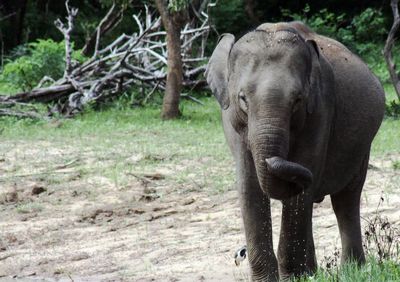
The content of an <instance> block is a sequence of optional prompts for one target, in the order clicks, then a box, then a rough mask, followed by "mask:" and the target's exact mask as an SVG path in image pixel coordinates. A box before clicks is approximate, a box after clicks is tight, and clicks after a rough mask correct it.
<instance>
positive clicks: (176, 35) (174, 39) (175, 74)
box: [156, 0, 186, 119]
mask: <svg viewBox="0 0 400 282" xmlns="http://www.w3.org/2000/svg"><path fill="white" fill-rule="evenodd" d="M156 4H157V8H158V11H159V12H160V15H161V19H162V22H163V25H164V28H165V30H166V31H167V52H168V61H167V65H168V71H167V82H166V89H165V94H164V99H163V107H162V112H161V118H162V119H174V118H177V117H179V116H180V114H181V113H180V111H179V98H180V96H181V90H182V80H183V68H182V56H181V40H180V36H181V28H182V26H183V25H184V23H185V21H186V13H185V11H179V12H170V11H168V7H167V4H168V3H167V1H165V0H156Z"/></svg>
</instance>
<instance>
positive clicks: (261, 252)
mask: <svg viewBox="0 0 400 282" xmlns="http://www.w3.org/2000/svg"><path fill="white" fill-rule="evenodd" d="M237 170H238V171H237V175H238V185H239V194H240V201H241V210H242V215H243V221H244V228H245V233H246V241H247V249H248V259H249V263H250V267H251V275H252V279H253V281H278V280H279V274H278V264H277V260H276V257H275V254H274V251H273V244H272V225H271V209H270V200H269V198H268V197H267V196H266V195H265V194H264V193H263V192H262V190H261V188H260V186H259V184H258V180H257V175H256V173H255V168H254V162H253V159H252V157H251V154H250V152H249V151H247V150H246V149H243V151H241V154H240V156H239V157H238V158H237Z"/></svg>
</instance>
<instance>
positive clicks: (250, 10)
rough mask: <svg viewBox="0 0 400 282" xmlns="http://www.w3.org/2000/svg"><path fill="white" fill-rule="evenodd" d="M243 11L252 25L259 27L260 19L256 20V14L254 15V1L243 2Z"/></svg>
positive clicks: (246, 0)
mask: <svg viewBox="0 0 400 282" xmlns="http://www.w3.org/2000/svg"><path fill="white" fill-rule="evenodd" d="M244 9H245V11H246V14H247V16H248V17H249V20H250V21H251V23H252V24H253V25H259V24H261V21H260V19H259V18H258V16H257V14H256V13H255V9H256V3H254V0H245V1H244Z"/></svg>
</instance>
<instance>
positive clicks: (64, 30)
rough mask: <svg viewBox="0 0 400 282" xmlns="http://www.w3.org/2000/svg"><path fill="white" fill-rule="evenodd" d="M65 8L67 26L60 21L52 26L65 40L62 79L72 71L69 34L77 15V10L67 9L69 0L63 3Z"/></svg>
mask: <svg viewBox="0 0 400 282" xmlns="http://www.w3.org/2000/svg"><path fill="white" fill-rule="evenodd" d="M65 7H66V9H67V13H68V16H67V23H68V26H65V25H64V24H63V22H62V21H61V20H60V19H57V20H56V21H55V22H54V24H55V25H56V27H57V28H58V30H60V31H61V33H62V34H63V35H64V38H65V72H64V77H67V76H69V75H70V74H71V71H72V51H73V50H72V43H71V32H72V30H73V28H74V19H75V17H76V15H77V14H78V9H77V8H72V7H71V8H70V7H69V0H67V1H65Z"/></svg>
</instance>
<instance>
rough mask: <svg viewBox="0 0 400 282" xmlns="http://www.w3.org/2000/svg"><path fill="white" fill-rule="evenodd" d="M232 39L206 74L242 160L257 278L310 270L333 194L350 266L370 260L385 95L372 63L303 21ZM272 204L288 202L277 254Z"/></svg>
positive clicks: (225, 40)
mask: <svg viewBox="0 0 400 282" xmlns="http://www.w3.org/2000/svg"><path fill="white" fill-rule="evenodd" d="M235 40H236V39H235V37H234V35H232V34H229V33H228V34H223V35H222V36H221V37H220V40H219V42H218V44H217V46H216V48H215V50H214V51H213V53H212V55H211V57H210V60H209V62H208V65H207V68H206V72H205V76H206V79H207V83H208V85H209V87H210V89H211V91H212V92H213V94H214V96H215V97H216V99H217V100H218V103H219V105H220V108H221V113H222V124H223V128H224V133H225V137H226V140H227V143H228V145H229V148H230V151H231V152H232V155H233V157H234V160H235V163H236V178H237V181H236V183H237V186H238V192H239V198H240V207H241V213H242V218H243V224H244V230H245V236H246V244H247V251H248V259H249V265H250V271H251V277H252V279H253V280H254V281H279V279H280V278H281V279H286V278H288V277H298V276H301V275H307V274H311V273H313V272H314V271H315V270H316V267H317V262H316V256H315V247H314V241H313V236H312V213H313V204H314V203H318V202H321V201H323V200H324V197H325V196H327V195H329V196H330V199H331V203H332V207H333V211H334V213H335V215H336V219H337V223H338V227H339V231H340V238H341V243H342V252H341V262H342V263H344V262H347V261H349V260H355V261H357V262H358V263H359V264H362V263H363V262H364V261H365V256H364V251H363V247H362V235H361V227H360V197H361V191H362V188H363V185H364V181H365V178H366V173H367V168H368V161H369V155H370V149H371V143H372V140H373V138H374V137H375V135H376V133H377V131H378V129H379V127H380V124H381V122H382V119H383V116H384V108H385V94H384V91H383V88H382V86H381V84H380V82H379V80H378V78H377V77H376V76H375V75H374V74H372V72H371V71H370V70H369V68H368V67H367V65H366V64H365V63H364V62H363V61H362V60H361V59H360V58H359V57H358V56H356V55H355V54H353V53H352V52H351V51H349V49H347V48H346V47H345V46H344V45H342V44H341V43H339V42H337V41H335V40H333V39H331V38H328V37H325V36H322V35H319V34H317V33H315V32H314V31H312V30H311V29H310V28H309V27H308V26H306V25H305V24H303V23H302V22H287V23H286V22H281V23H264V24H262V25H260V26H258V27H257V28H256V29H255V30H253V31H250V32H248V33H247V34H245V35H243V36H242V37H241V38H240V39H238V40H237V41H235ZM271 199H274V200H279V201H280V202H281V203H282V214H281V230H280V235H279V242H278V249H277V255H275V252H274V250H273V242H272V227H271V209H270V204H271Z"/></svg>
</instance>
